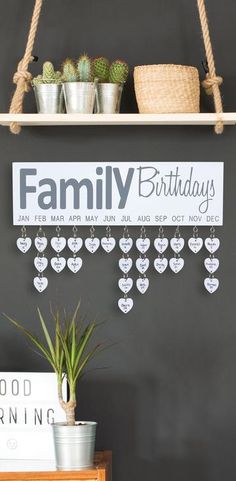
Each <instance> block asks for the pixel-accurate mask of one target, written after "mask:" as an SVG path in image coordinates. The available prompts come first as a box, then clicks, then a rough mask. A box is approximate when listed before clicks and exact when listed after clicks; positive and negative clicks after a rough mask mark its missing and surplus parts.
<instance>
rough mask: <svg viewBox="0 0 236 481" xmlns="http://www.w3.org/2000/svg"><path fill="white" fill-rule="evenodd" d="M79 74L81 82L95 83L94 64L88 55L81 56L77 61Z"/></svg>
mask: <svg viewBox="0 0 236 481" xmlns="http://www.w3.org/2000/svg"><path fill="white" fill-rule="evenodd" d="M77 72H78V75H79V81H80V82H93V80H94V73H93V62H92V60H91V58H90V57H88V55H86V54H84V55H81V56H80V58H79V60H78V61H77Z"/></svg>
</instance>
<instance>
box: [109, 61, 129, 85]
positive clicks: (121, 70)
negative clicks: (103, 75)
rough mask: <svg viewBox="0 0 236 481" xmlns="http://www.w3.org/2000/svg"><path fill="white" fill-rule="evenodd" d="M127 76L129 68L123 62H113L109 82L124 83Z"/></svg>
mask: <svg viewBox="0 0 236 481" xmlns="http://www.w3.org/2000/svg"><path fill="white" fill-rule="evenodd" d="M128 74H129V67H128V64H127V63H126V62H124V61H123V60H115V61H114V62H112V64H111V66H110V72H109V82H111V83H125V82H126V80H127V78H128Z"/></svg>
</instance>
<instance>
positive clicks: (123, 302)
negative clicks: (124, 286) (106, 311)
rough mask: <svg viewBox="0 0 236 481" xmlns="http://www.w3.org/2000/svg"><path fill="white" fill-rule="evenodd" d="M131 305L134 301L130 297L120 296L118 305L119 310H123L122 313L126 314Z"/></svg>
mask: <svg viewBox="0 0 236 481" xmlns="http://www.w3.org/2000/svg"><path fill="white" fill-rule="evenodd" d="M133 305H134V301H133V299H131V298H130V297H127V298H123V297H122V298H121V299H119V301H118V306H119V308H120V310H121V311H122V312H124V314H127V313H128V312H129V311H130V310H131V309H132V307H133Z"/></svg>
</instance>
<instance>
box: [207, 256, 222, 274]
mask: <svg viewBox="0 0 236 481" xmlns="http://www.w3.org/2000/svg"><path fill="white" fill-rule="evenodd" d="M219 265H220V261H219V259H216V258H215V257H213V258H212V259H211V258H210V257H208V258H207V259H205V260H204V266H205V268H206V269H207V271H208V272H210V274H214V272H216V271H217V269H218V267H219Z"/></svg>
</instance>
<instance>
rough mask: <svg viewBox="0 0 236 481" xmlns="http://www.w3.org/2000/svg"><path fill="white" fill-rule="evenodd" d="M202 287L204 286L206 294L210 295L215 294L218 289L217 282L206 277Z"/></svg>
mask: <svg viewBox="0 0 236 481" xmlns="http://www.w3.org/2000/svg"><path fill="white" fill-rule="evenodd" d="M204 286H205V288H206V290H207V291H208V292H210V294H213V292H215V291H216V290H217V289H218V287H219V281H218V279H216V278H215V277H213V278H211V277H207V278H206V279H205V280H204Z"/></svg>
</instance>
